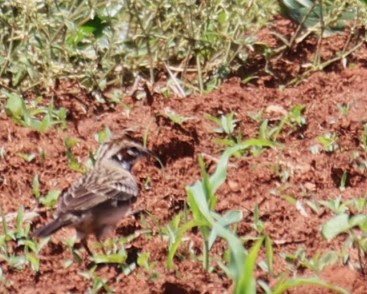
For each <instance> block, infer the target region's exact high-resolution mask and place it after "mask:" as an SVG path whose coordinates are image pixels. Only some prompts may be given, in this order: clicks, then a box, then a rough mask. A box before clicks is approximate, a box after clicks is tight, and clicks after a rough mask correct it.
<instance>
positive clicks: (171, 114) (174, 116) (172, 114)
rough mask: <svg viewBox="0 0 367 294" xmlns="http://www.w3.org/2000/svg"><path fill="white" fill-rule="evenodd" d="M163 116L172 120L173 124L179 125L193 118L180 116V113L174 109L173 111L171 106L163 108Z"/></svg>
mask: <svg viewBox="0 0 367 294" xmlns="http://www.w3.org/2000/svg"><path fill="white" fill-rule="evenodd" d="M163 116H165V117H168V118H169V119H170V120H171V121H172V122H174V123H175V124H178V125H180V126H181V125H182V124H183V123H184V122H186V121H188V120H192V119H194V118H193V117H189V116H182V115H180V114H178V113H177V112H176V111H174V110H173V109H171V108H165V109H164V111H163Z"/></svg>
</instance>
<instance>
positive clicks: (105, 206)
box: [31, 133, 150, 255]
mask: <svg viewBox="0 0 367 294" xmlns="http://www.w3.org/2000/svg"><path fill="white" fill-rule="evenodd" d="M149 155H150V152H149V151H148V150H147V149H146V148H145V147H144V146H143V145H142V144H140V143H138V142H136V141H135V140H132V139H131V137H129V136H127V135H126V133H125V134H122V135H120V136H115V137H112V138H111V139H110V140H109V141H107V142H105V143H104V144H102V145H101V147H100V149H99V151H98V152H97V156H96V162H95V166H94V168H93V169H92V170H90V171H89V172H88V173H86V174H85V175H83V176H82V177H80V178H79V180H77V181H76V182H75V183H74V184H72V185H71V186H70V187H69V188H67V189H66V190H64V192H63V193H62V195H61V197H60V200H59V203H58V207H57V211H56V219H55V220H53V221H52V222H51V223H49V224H47V225H45V226H43V227H41V228H38V229H36V230H35V231H33V233H32V234H31V236H32V237H41V238H43V237H48V236H50V235H52V234H54V233H55V232H57V231H58V230H60V229H61V228H64V227H73V228H75V230H76V232H77V237H78V239H79V240H80V242H81V244H82V245H83V247H84V248H85V249H86V251H87V253H88V254H89V255H93V254H92V252H91V251H90V249H89V247H88V244H87V238H88V236H90V235H94V236H95V237H96V239H97V240H98V241H99V240H100V239H101V238H103V237H104V236H106V235H107V234H108V233H109V232H111V231H112V230H114V229H115V228H116V226H117V224H118V223H119V221H120V220H121V219H122V218H123V217H124V216H127V215H129V213H130V212H131V206H132V204H133V203H134V202H135V201H136V200H137V198H138V195H139V187H138V184H137V181H136V179H135V177H134V176H133V174H132V172H131V170H132V167H133V166H134V164H135V162H136V161H137V160H138V159H139V158H140V157H145V156H149Z"/></svg>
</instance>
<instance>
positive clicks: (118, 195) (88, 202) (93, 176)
mask: <svg viewBox="0 0 367 294" xmlns="http://www.w3.org/2000/svg"><path fill="white" fill-rule="evenodd" d="M138 193H139V189H138V186H137V184H136V181H135V179H134V178H133V176H132V175H131V174H127V173H126V175H124V174H121V173H120V172H116V171H98V170H94V171H93V172H91V173H89V174H87V175H85V176H84V177H82V178H81V179H80V180H79V181H78V182H77V183H75V185H73V186H71V187H70V188H69V189H68V190H66V191H65V192H64V193H63V195H62V199H61V201H60V204H59V208H58V211H59V212H82V211H86V210H88V209H90V208H93V207H95V206H97V205H99V204H102V203H104V202H106V201H108V200H116V201H118V202H126V203H128V202H131V201H132V200H133V199H134V198H136V197H137V196H138Z"/></svg>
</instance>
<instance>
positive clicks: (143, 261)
mask: <svg viewBox="0 0 367 294" xmlns="http://www.w3.org/2000/svg"><path fill="white" fill-rule="evenodd" d="M149 260H150V253H149V252H142V253H139V256H138V260H137V263H138V265H139V266H140V267H143V268H145V270H146V271H147V272H148V273H149V274H150V276H149V280H155V279H157V278H158V273H157V272H156V267H157V265H158V262H157V261H155V262H150V261H149Z"/></svg>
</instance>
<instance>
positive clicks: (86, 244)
mask: <svg viewBox="0 0 367 294" xmlns="http://www.w3.org/2000/svg"><path fill="white" fill-rule="evenodd" d="M80 243H81V244H82V246H83V247H84V249H85V251H87V253H88V255H89V256H91V257H92V256H93V254H92V251H90V249H89V247H88V242H87V239H81V240H80Z"/></svg>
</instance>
